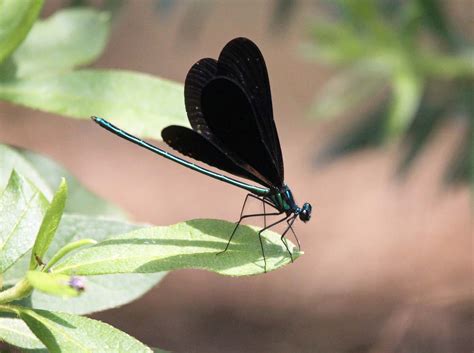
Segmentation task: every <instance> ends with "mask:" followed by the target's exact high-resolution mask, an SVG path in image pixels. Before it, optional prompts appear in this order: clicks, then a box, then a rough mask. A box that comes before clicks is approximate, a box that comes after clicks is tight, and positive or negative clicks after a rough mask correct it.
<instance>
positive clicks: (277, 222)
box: [258, 212, 288, 273]
mask: <svg viewBox="0 0 474 353" xmlns="http://www.w3.org/2000/svg"><path fill="white" fill-rule="evenodd" d="M282 213H283V212H282ZM287 219H288V216H285V217H284V218H282V219H280V220H278V221H276V222H274V223H272V224H270V225H269V226H268V227H264V228H262V229H260V231H259V232H258V240H260V248H261V249H262V256H263V264H264V267H263V271H264V272H265V273H267V259H266V258H265V250H264V249H263V241H262V233H263V232H264V231H266V230H267V229H270V228H271V227H273V226H276V225H277V224H279V223H281V222H283V221H285V220H287ZM287 249H288V247H287Z"/></svg>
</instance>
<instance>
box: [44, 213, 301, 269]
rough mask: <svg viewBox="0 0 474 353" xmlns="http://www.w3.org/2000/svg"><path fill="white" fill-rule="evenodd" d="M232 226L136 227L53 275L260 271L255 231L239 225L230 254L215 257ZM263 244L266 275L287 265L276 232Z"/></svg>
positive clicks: (213, 223) (266, 235)
mask: <svg viewBox="0 0 474 353" xmlns="http://www.w3.org/2000/svg"><path fill="white" fill-rule="evenodd" d="M234 226H235V225H234V224H233V223H229V222H225V221H218V220H192V221H187V222H183V223H178V224H175V225H172V226H169V227H153V228H144V229H139V230H136V231H133V232H130V233H128V234H123V235H119V236H116V237H111V238H109V239H107V240H105V241H103V242H100V243H98V244H97V245H94V246H91V247H88V248H85V249H82V250H79V251H78V252H76V253H74V254H73V255H72V256H70V257H68V258H67V259H65V260H64V261H63V262H60V263H59V264H58V265H57V266H56V267H53V271H54V272H57V273H64V274H77V275H100V274H108V273H151V272H158V271H169V270H174V269H182V268H198V269H204V270H208V271H213V272H217V273H220V274H224V275H231V276H243V275H255V274H259V273H263V271H264V267H263V258H262V253H261V250H260V243H259V240H258V235H257V230H256V228H251V227H249V226H240V227H239V229H238V232H237V234H236V235H235V237H234V239H235V240H233V242H232V243H231V245H230V247H229V250H228V251H227V252H225V253H223V254H220V255H219V256H216V254H217V253H218V252H220V251H222V250H223V249H224V248H225V246H226V243H227V241H228V239H229V235H230V234H231V232H232V230H233V228H234ZM263 240H264V248H265V256H266V260H267V271H272V270H275V269H277V268H278V267H281V266H283V265H285V264H287V263H289V262H290V258H289V256H288V253H287V251H286V249H285V246H284V244H283V243H282V242H281V241H280V236H279V235H278V234H276V233H274V232H271V231H267V232H265V233H264V237H263ZM288 243H289V247H290V249H293V250H292V252H293V254H294V255H293V256H294V258H297V257H299V256H300V253H299V252H298V250H296V248H295V247H294V246H293V245H292V244H291V243H290V242H288Z"/></svg>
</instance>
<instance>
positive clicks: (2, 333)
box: [0, 317, 48, 353]
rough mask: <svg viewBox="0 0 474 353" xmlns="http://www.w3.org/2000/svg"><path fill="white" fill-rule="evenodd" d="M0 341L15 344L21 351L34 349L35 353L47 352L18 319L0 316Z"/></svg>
mask: <svg viewBox="0 0 474 353" xmlns="http://www.w3.org/2000/svg"><path fill="white" fill-rule="evenodd" d="M0 341H4V342H6V343H8V344H10V345H12V346H16V347H18V348H20V349H22V351H26V350H28V351H31V350H34V352H35V353H47V352H48V351H47V350H46V347H45V346H44V345H43V343H41V341H40V340H39V339H38V338H36V336H35V335H34V334H33V333H32V332H31V330H30V329H29V328H28V326H27V325H26V324H25V323H24V322H23V321H22V320H20V319H14V318H6V317H3V318H0Z"/></svg>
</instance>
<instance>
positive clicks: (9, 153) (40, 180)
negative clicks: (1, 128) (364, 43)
mask: <svg viewBox="0 0 474 353" xmlns="http://www.w3.org/2000/svg"><path fill="white" fill-rule="evenodd" d="M13 169H15V170H16V171H17V172H18V173H20V174H21V175H23V176H24V177H25V178H27V179H28V180H30V181H32V182H33V183H34V184H35V186H36V187H38V189H39V190H40V191H41V193H42V194H43V195H45V197H46V198H47V199H48V200H51V198H52V197H53V193H54V188H56V186H57V185H58V184H59V183H60V182H61V178H62V177H65V178H66V181H67V184H68V189H69V193H68V194H69V195H68V202H67V205H66V209H65V212H69V213H80V214H88V215H110V216H114V217H118V218H124V215H125V213H124V212H123V211H122V210H120V209H119V208H118V207H116V206H114V205H112V204H110V203H109V202H106V201H105V200H103V199H101V198H99V197H98V196H96V195H95V194H93V193H92V192H90V191H89V190H87V189H86V188H85V187H84V186H83V185H81V184H80V183H79V181H78V180H77V179H76V178H74V177H73V176H72V175H71V174H70V173H69V172H68V171H66V170H65V169H64V168H63V167H61V166H60V165H58V164H57V163H56V162H54V161H52V160H51V159H48V158H46V157H43V156H41V155H39V154H36V153H33V152H30V151H27V150H23V149H15V148H13V147H10V146H6V145H1V144H0V191H1V190H2V189H3V188H4V187H5V185H6V183H7V181H8V178H9V176H10V173H11V172H12V170H13Z"/></svg>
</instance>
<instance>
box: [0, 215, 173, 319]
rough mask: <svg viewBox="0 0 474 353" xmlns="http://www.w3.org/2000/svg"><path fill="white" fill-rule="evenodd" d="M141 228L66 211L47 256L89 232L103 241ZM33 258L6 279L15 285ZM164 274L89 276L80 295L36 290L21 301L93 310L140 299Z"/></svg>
mask: <svg viewBox="0 0 474 353" xmlns="http://www.w3.org/2000/svg"><path fill="white" fill-rule="evenodd" d="M139 228H140V226H138V225H134V224H132V223H126V222H123V221H113V220H108V219H104V218H97V217H88V216H87V217H86V216H78V215H68V214H65V215H64V216H63V218H62V220H61V223H60V225H59V228H58V231H57V234H56V237H55V238H54V241H53V243H52V244H51V246H50V248H49V250H48V252H47V254H46V256H45V261H46V262H47V261H49V259H51V257H52V256H53V255H54V254H56V253H57V252H58V251H59V249H60V248H62V247H63V246H65V245H66V244H68V243H71V242H73V241H78V240H80V239H83V238H84V237H85V236H87V237H90V238H93V239H95V240H97V241H103V240H105V239H107V238H108V237H110V236H111V235H113V234H123V233H127V232H130V231H132V230H135V229H139ZM29 261H30V258H29V256H28V257H27V258H25V259H22V261H19V262H18V263H17V264H15V265H14V266H13V267H12V268H11V269H10V270H9V271H7V272H6V273H5V283H6V284H7V285H12V284H14V283H16V282H18V281H19V280H20V279H21V278H22V277H23V276H24V274H25V272H26V271H27V270H28V265H29ZM164 276H165V273H149V274H136V273H135V274H120V275H102V276H93V277H87V290H86V291H85V292H84V293H83V294H82V295H81V296H79V297H75V298H70V299H68V300H63V299H61V298H56V297H51V296H49V295H46V294H44V293H41V292H39V291H34V292H33V293H32V295H31V297H29V298H26V299H24V300H22V301H21V303H20V305H23V306H28V307H34V308H38V309H47V310H55V311H65V312H70V313H75V314H89V313H92V312H96V311H101V310H106V309H110V308H114V307H117V306H120V305H123V304H126V303H128V302H131V301H133V300H135V299H137V298H138V297H140V296H142V295H143V294H144V293H146V292H147V291H149V290H150V289H151V288H152V287H153V286H154V285H156V283H158V282H159V281H160V280H161V279H162V278H163V277H164Z"/></svg>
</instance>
